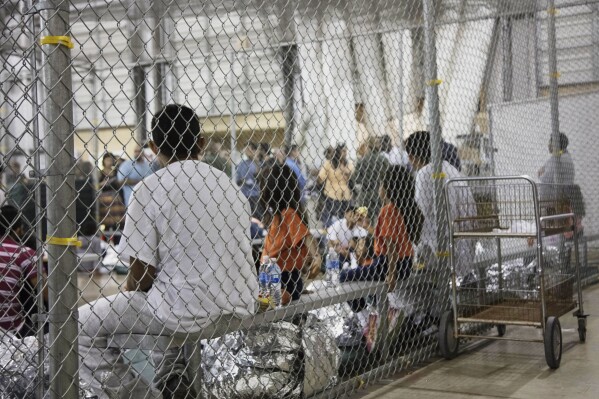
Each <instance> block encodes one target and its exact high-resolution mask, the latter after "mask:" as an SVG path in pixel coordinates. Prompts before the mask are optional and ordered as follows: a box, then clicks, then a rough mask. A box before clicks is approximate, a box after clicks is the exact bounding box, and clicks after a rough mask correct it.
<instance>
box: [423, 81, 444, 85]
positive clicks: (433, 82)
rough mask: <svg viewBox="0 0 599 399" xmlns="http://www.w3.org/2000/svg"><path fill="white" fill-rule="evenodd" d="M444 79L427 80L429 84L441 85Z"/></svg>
mask: <svg viewBox="0 0 599 399" xmlns="http://www.w3.org/2000/svg"><path fill="white" fill-rule="evenodd" d="M441 83H443V81H442V80H441V79H433V80H429V81H428V82H426V85H427V86H439V85H440V84H441Z"/></svg>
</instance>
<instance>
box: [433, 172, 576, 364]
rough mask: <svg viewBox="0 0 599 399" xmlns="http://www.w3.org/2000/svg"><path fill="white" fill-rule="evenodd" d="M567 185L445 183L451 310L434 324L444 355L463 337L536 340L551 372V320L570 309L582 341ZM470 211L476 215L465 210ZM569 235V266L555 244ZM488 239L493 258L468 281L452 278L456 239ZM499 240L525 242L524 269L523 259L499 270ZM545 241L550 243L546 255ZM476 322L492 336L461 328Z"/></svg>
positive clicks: (558, 338)
mask: <svg viewBox="0 0 599 399" xmlns="http://www.w3.org/2000/svg"><path fill="white" fill-rule="evenodd" d="M568 187H569V186H566V185H540V184H536V183H535V182H534V181H533V180H532V179H531V178H529V177H526V176H517V177H516V176H509V177H488V178H461V179H451V180H449V181H448V182H447V183H446V184H445V200H446V205H447V209H448V215H449V216H448V219H449V235H450V259H451V269H452V278H451V285H452V310H448V311H446V312H445V313H444V314H443V316H442V318H441V323H440V327H439V345H440V349H441V352H442V354H443V356H444V357H445V358H447V359H452V358H454V357H455V356H456V355H457V352H458V346H459V341H460V339H463V338H469V339H472V338H475V339H476V338H482V339H507V340H516V341H531V342H542V343H544V346H545V358H546V361H547V364H548V365H549V367H550V368H552V369H556V368H558V367H559V365H560V361H561V356H562V331H561V326H560V322H559V317H560V316H562V315H564V314H566V313H568V312H570V311H572V310H574V309H576V311H575V312H574V313H573V315H574V316H575V317H577V319H578V333H579V339H580V341H581V342H584V341H585V339H586V315H585V314H584V311H583V301H582V288H581V284H580V263H579V259H578V253H579V251H578V239H577V234H576V222H575V216H574V214H573V213H572V212H571V207H570V204H568V200H567V198H568V195H567V192H568ZM464 190H472V192H474V193H477V192H478V193H481V192H482V193H483V195H479V196H478V198H486V200H484V201H482V202H481V201H478V202H476V203H475V204H472V203H468V202H467V201H465V200H464V199H465V198H472V196H467V195H462V193H463V192H464ZM452 203H453V205H454V206H452ZM456 204H457V206H456ZM473 208H475V209H476V212H472V209H473ZM452 209H453V214H452ZM465 215H470V216H465ZM472 215H476V216H472ZM571 232H574V234H573V237H574V254H575V262H574V265H573V266H572V262H571V252H572V251H571V248H569V249H568V247H567V246H565V245H560V244H559V243H560V242H563V241H564V240H560V237H563V236H564V234H566V233H571ZM489 238H492V239H495V240H496V248H497V258H496V262H495V263H494V264H493V265H492V266H491V265H489V266H488V267H486V268H481V269H480V270H477V271H476V272H477V273H478V276H477V278H476V279H475V281H474V282H473V281H472V280H473V279H472V278H471V279H469V280H468V282H466V279H463V280H462V281H461V283H460V278H459V276H458V275H457V273H456V264H457V263H459V262H460V260H458V259H457V257H459V253H457V248H458V245H457V244H458V243H459V242H460V240H482V239H489ZM504 239H510V240H513V239H523V240H526V242H527V243H528V245H529V246H530V247H531V248H532V252H533V253H534V255H533V262H530V263H529V265H532V266H528V267H526V266H527V265H526V263H523V264H522V265H520V266H518V267H516V268H515V269H514V268H512V270H511V272H510V273H507V272H506V268H505V267H504V265H503V262H502V245H501V242H502V241H503V240H504ZM548 240H552V241H553V244H552V246H553V247H552V249H553V254H552V253H550V251H549V248H548V243H547V241H548ZM556 242H557V244H555V243H556ZM556 247H557V250H555V248H556ZM535 248H536V250H535ZM469 261H472V260H471V259H470V260H469ZM461 262H462V263H463V259H462V260H461ZM512 266H513V265H512ZM462 270H463V268H462ZM481 323H482V324H487V325H489V324H490V325H496V326H497V330H498V336H488V335H475V334H473V333H468V331H472V328H467V326H475V325H478V326H480V325H481ZM506 325H515V326H531V327H537V328H541V329H542V332H543V338H542V339H527V338H518V337H509V338H508V337H504V334H505V331H506V327H505V326H506Z"/></svg>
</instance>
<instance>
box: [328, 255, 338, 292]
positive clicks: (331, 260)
mask: <svg viewBox="0 0 599 399" xmlns="http://www.w3.org/2000/svg"><path fill="white" fill-rule="evenodd" d="M326 268H327V270H326V274H325V282H326V285H327V286H329V287H338V286H339V255H338V254H337V252H335V248H332V247H331V248H329V253H328V255H327V263H326Z"/></svg>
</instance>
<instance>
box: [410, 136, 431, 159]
mask: <svg viewBox="0 0 599 399" xmlns="http://www.w3.org/2000/svg"><path fill="white" fill-rule="evenodd" d="M406 152H407V153H408V155H410V156H412V157H414V158H418V159H419V160H420V161H421V162H423V163H424V164H428V163H429V162H430V160H431V135H430V134H429V132H426V131H419V132H414V133H412V134H411V135H410V137H408V139H407V140H406Z"/></svg>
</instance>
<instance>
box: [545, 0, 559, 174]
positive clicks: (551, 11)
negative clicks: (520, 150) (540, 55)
mask: <svg viewBox="0 0 599 399" xmlns="http://www.w3.org/2000/svg"><path fill="white" fill-rule="evenodd" d="M547 13H548V15H549V17H548V19H547V41H548V44H549V94H550V101H551V141H552V142H553V156H555V157H556V158H557V173H555V175H554V181H553V183H554V184H559V182H560V177H561V162H560V158H559V151H560V150H559V147H558V146H557V143H559V98H558V97H559V96H558V82H557V79H558V78H559V72H558V70H557V47H556V43H555V42H556V38H555V15H556V14H557V9H556V8H555V0H549V1H548V8H547Z"/></svg>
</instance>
